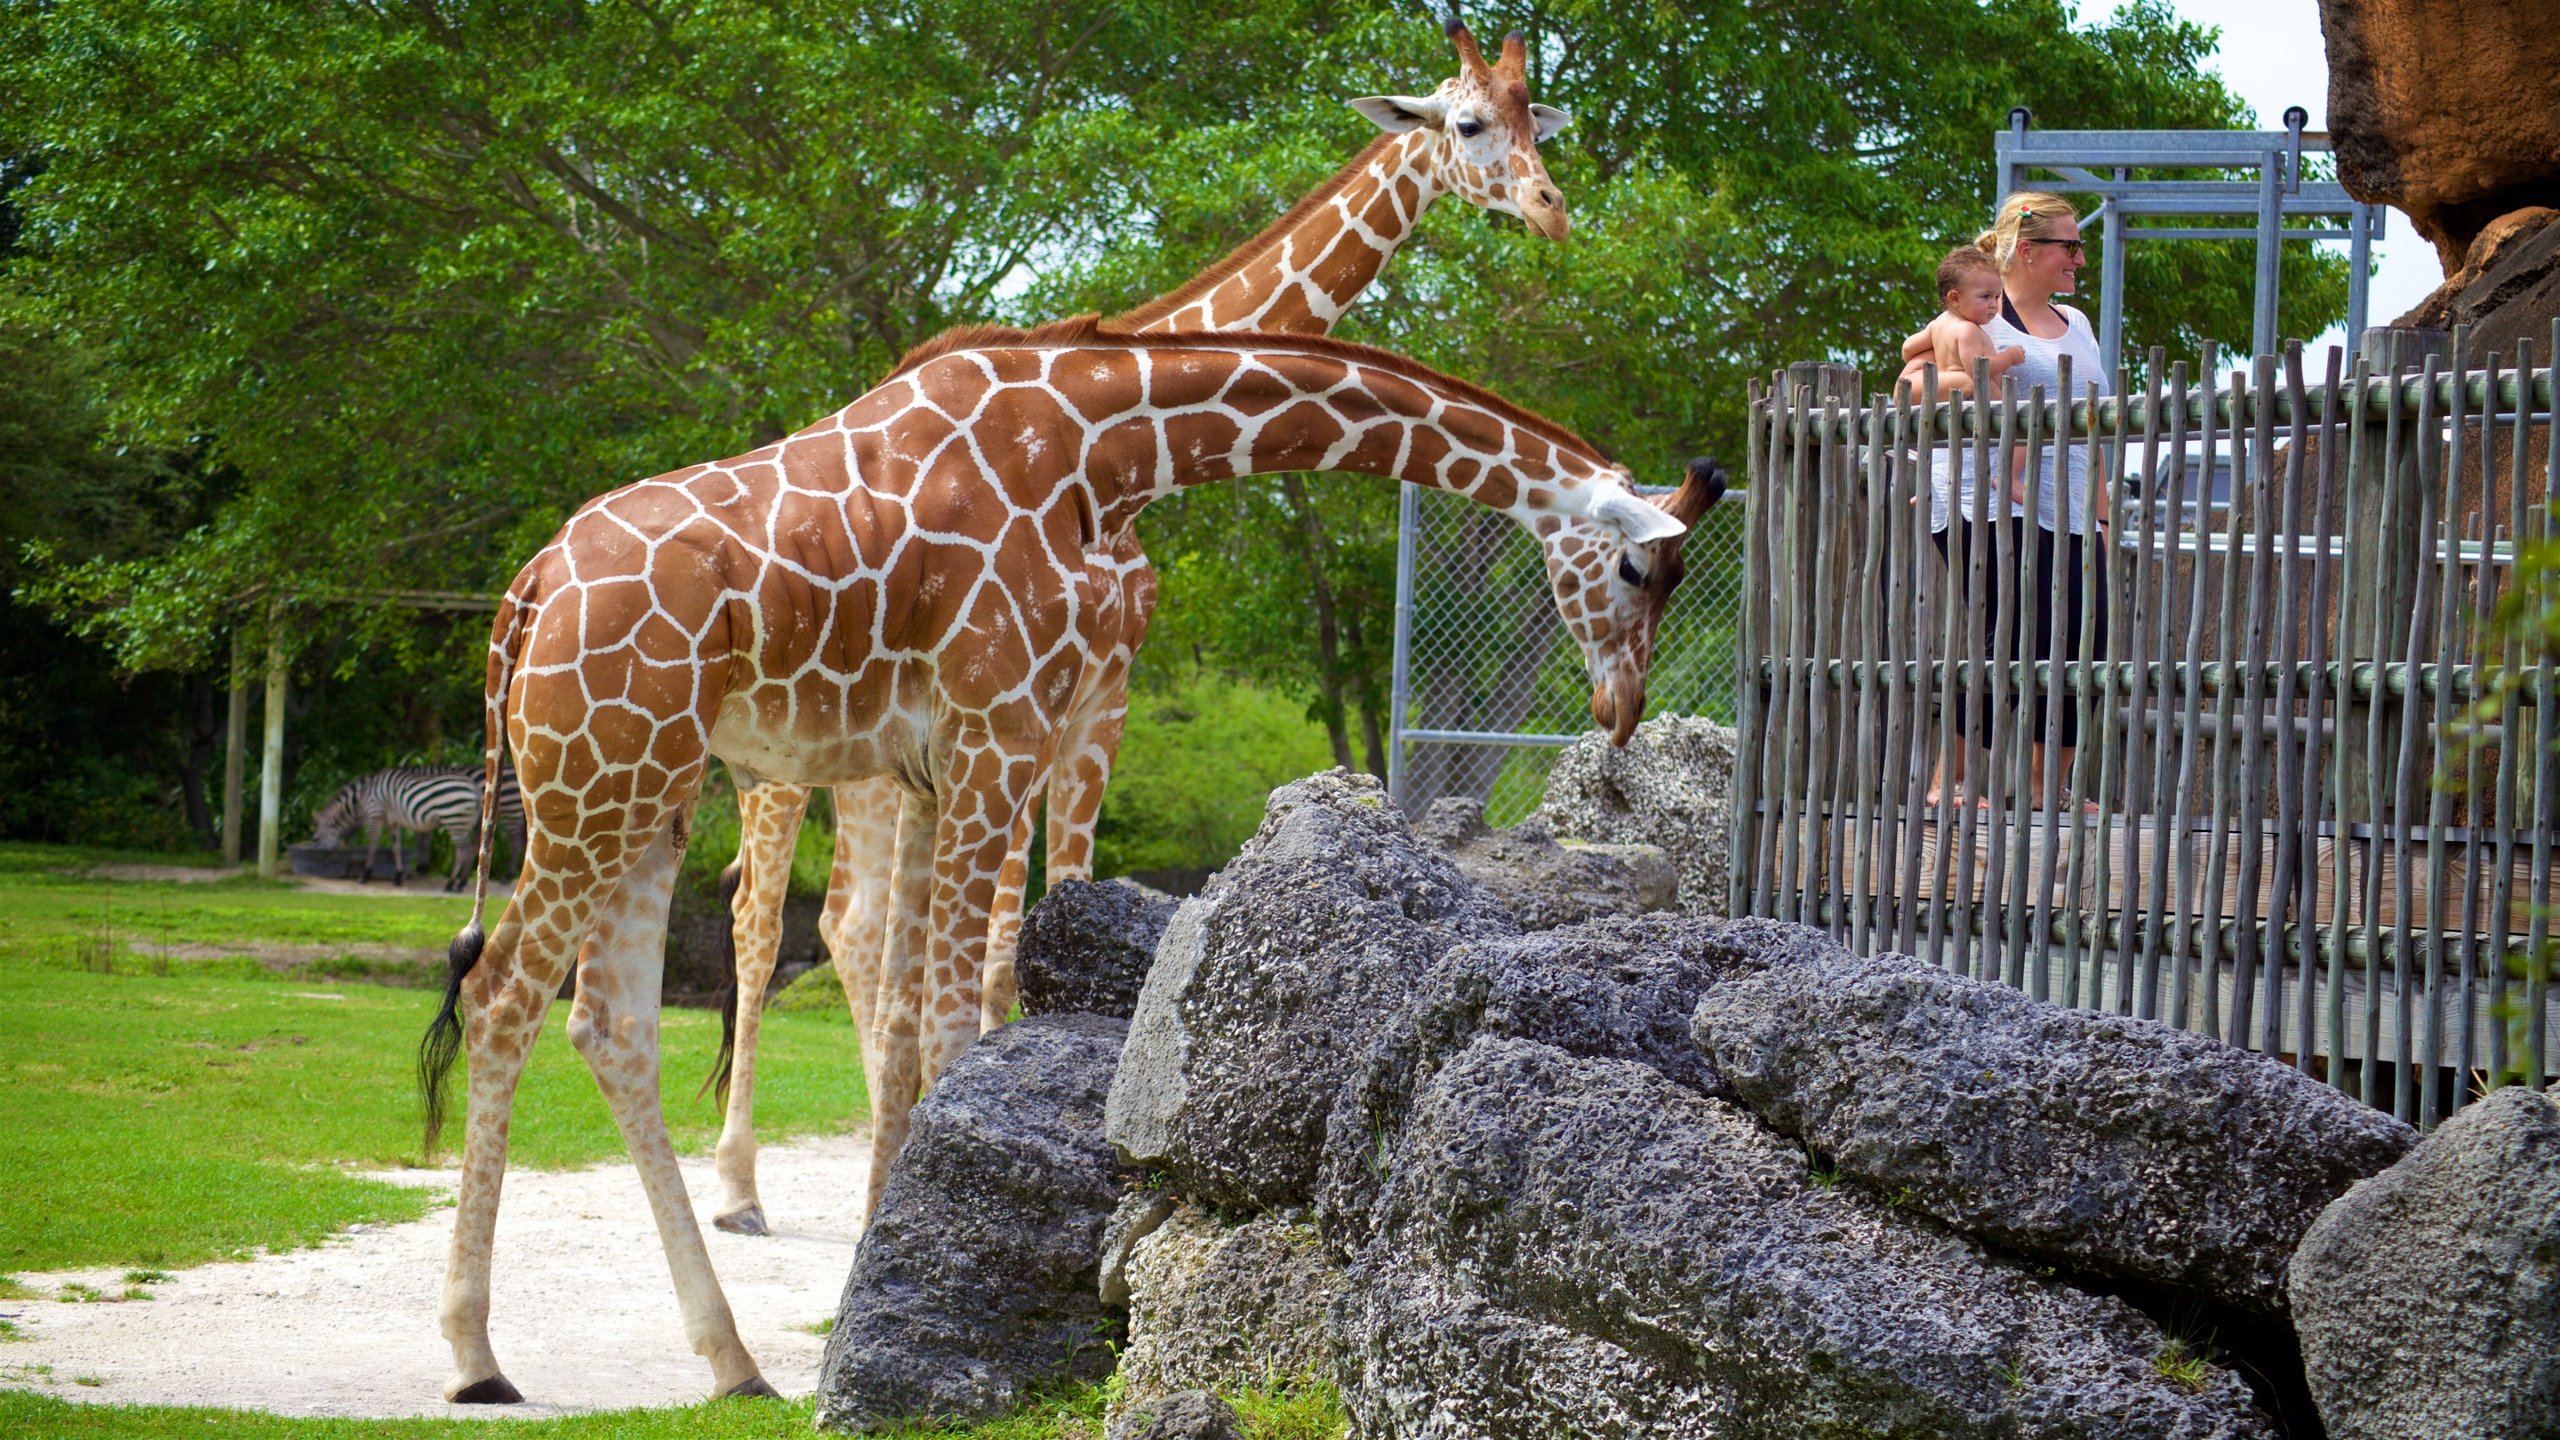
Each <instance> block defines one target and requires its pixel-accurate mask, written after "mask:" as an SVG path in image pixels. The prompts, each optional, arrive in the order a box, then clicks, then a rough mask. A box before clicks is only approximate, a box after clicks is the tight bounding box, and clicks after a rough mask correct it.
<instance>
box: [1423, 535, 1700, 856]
mask: <svg viewBox="0 0 2560 1440" xmlns="http://www.w3.org/2000/svg"><path fill="white" fill-rule="evenodd" d="M1742 501H1743V496H1742V493H1741V492H1740V491H1739V490H1736V491H1734V492H1732V493H1730V494H1728V495H1727V496H1726V497H1725V498H1724V500H1723V501H1722V502H1721V503H1719V504H1718V505H1716V506H1715V507H1714V508H1713V509H1711V510H1709V511H1708V512H1707V513H1706V515H1705V516H1704V517H1702V518H1701V519H1700V520H1699V522H1698V523H1697V525H1696V526H1695V527H1693V528H1692V530H1691V531H1690V535H1689V540H1688V543H1687V544H1686V545H1685V546H1684V547H1683V548H1682V550H1681V555H1682V557H1683V558H1684V559H1685V560H1686V561H1687V563H1688V578H1687V579H1686V580H1685V581H1683V582H1682V584H1681V586H1680V590H1679V593H1678V594H1676V595H1674V596H1673V597H1672V601H1671V608H1670V610H1669V611H1668V612H1667V613H1665V614H1664V616H1663V619H1662V628H1661V630H1660V632H1659V633H1658V638H1657V641H1656V645H1655V650H1654V659H1653V670H1652V674H1651V678H1650V681H1649V682H1648V685H1647V688H1646V692H1645V714H1646V715H1647V716H1648V717H1650V716H1654V715H1708V716H1712V717H1714V718H1715V719H1718V720H1721V721H1724V722H1725V723H1727V724H1730V723H1732V721H1733V713H1734V684H1735V678H1734V677H1735V670H1734V649H1733V647H1734V640H1735V636H1736V633H1737V630H1738V627H1739V623H1740V621H1739V616H1740V615H1741V600H1742V513H1743V503H1742ZM1403 517H1404V534H1403V536H1402V537H1401V543H1400V545H1399V547H1398V561H1397V570H1398V573H1397V577H1396V581H1397V593H1398V595H1399V597H1409V598H1408V602H1407V603H1406V604H1405V605H1403V606H1402V607H1400V608H1399V610H1398V612H1397V615H1396V629H1397V634H1396V643H1397V650H1398V653H1399V654H1400V655H1401V656H1402V657H1403V664H1402V665H1401V666H1400V667H1399V679H1400V681H1401V685H1402V688H1401V690H1400V692H1399V693H1398V695H1397V696H1396V697H1395V698H1396V703H1395V705H1394V706H1393V713H1394V715H1395V717H1396V720H1397V722H1398V724H1397V733H1396V735H1395V737H1394V741H1393V743H1394V747H1395V751H1396V759H1397V765H1396V770H1397V773H1396V774H1395V776H1394V777H1392V778H1393V779H1394V780H1395V782H1396V796H1397V799H1398V800H1399V801H1400V802H1401V803H1402V804H1403V805H1404V806H1405V809H1406V811H1407V813H1410V814H1417V815H1418V814H1420V813H1421V812H1422V811H1423V810H1424V809H1425V808H1427V807H1428V806H1429V805H1430V804H1431V802H1432V801H1434V800H1436V799H1439V798H1440V797H1441V796H1444V795H1467V796H1473V797H1475V798H1477V799H1480V800H1482V801H1484V805H1485V818H1486V819H1487V820H1489V821H1491V822H1492V823H1494V824H1496V825H1508V824H1511V823H1512V822H1514V821H1516V820H1518V819H1520V818H1521V817H1522V816H1524V815H1526V814H1528V813H1529V812H1530V811H1531V810H1533V809H1535V808H1537V804H1538V800H1539V797H1540V796H1541V795H1542V794H1543V793H1544V792H1545V790H1546V783H1547V770H1548V767H1550V766H1551V765H1552V764H1554V762H1555V756H1556V751H1557V750H1558V749H1559V748H1560V747H1562V746H1564V745H1566V744H1569V743H1571V742H1572V741H1573V740H1574V739H1575V738H1576V737H1577V736H1579V735H1581V734H1582V733H1583V732H1585V731H1587V730H1589V729H1590V728H1591V715H1590V704H1591V681H1590V679H1589V677H1588V676H1587V675H1586V674H1585V672H1584V670H1583V666H1582V652H1581V650H1580V649H1579V648H1578V647H1576V646H1575V644H1574V643H1573V637H1572V636H1570V635H1568V634H1566V633H1565V629H1564V623H1563V622H1562V621H1561V620H1559V619H1558V618H1557V616H1556V607H1555V597H1554V596H1553V594H1552V593H1551V592H1549V590H1548V589H1547V575H1546V567H1545V563H1544V561H1543V560H1542V559H1541V558H1540V555H1539V551H1538V543H1537V540H1536V539H1535V538H1534V537H1532V536H1531V535H1530V534H1529V533H1528V532H1527V531H1526V530H1523V529H1522V528H1520V526H1519V525H1518V524H1517V523H1516V522H1514V521H1513V520H1512V519H1511V517H1509V516H1508V515H1505V514H1503V513H1501V512H1500V511H1496V510H1488V509H1486V508H1485V507H1484V506H1482V505H1478V504H1476V503H1474V502H1473V501H1470V500H1467V499H1465V498H1463V497H1460V496H1456V495H1451V494H1448V493H1446V492H1444V491H1439V490H1428V489H1424V488H1423V487H1420V486H1408V487H1406V492H1405V503H1404V506H1403Z"/></svg>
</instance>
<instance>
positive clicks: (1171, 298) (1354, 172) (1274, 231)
mask: <svg viewBox="0 0 2560 1440" xmlns="http://www.w3.org/2000/svg"><path fill="white" fill-rule="evenodd" d="M1401 138H1403V137H1401V136H1397V135H1385V134H1381V135H1379V136H1378V137H1376V138H1375V139H1373V140H1371V141H1370V142H1369V143H1368V144H1366V145H1363V146H1361V147H1360V153H1359V154H1357V155H1354V156H1352V157H1351V159H1350V160H1349V161H1348V162H1346V163H1345V164H1344V165H1343V167H1342V168H1341V169H1339V170H1337V171H1335V172H1334V173H1333V178H1332V179H1330V180H1327V181H1325V182H1324V183H1323V184H1322V185H1319V186H1317V187H1316V188H1315V189H1313V190H1311V191H1309V192H1307V194H1306V195H1305V196H1303V197H1302V198H1300V200H1299V201H1298V203H1297V204H1295V205H1292V206H1290V207H1289V211H1288V213H1287V214H1285V215H1282V216H1281V217H1280V218H1279V219H1277V220H1274V221H1272V222H1271V223H1270V224H1268V225H1265V226H1263V227H1262V229H1261V230H1260V231H1259V232H1257V233H1256V234H1255V235H1254V237H1253V238H1252V239H1250V240H1247V241H1246V242H1244V243H1243V244H1241V245H1238V246H1237V247H1236V248H1234V249H1233V250H1230V251H1228V252H1227V253H1226V257H1225V258H1224V259H1221V260H1220V261H1218V263H1216V264H1215V265H1212V266H1210V267H1209V268H1208V269H1206V270H1203V271H1201V272H1200V273H1199V274H1197V275H1194V276H1192V277H1191V278H1190V279H1188V280H1185V281H1184V282H1182V286H1181V288H1179V289H1176V290H1169V291H1166V292H1165V293H1164V294H1162V295H1159V296H1157V297H1156V298H1154V299H1153V300H1150V301H1148V302H1146V303H1145V304H1143V305H1140V306H1139V307H1137V308H1136V309H1134V310H1124V311H1122V312H1121V313H1119V314H1117V315H1114V316H1112V317H1111V319H1110V321H1109V322H1108V323H1109V325H1110V327H1111V328H1112V329H1114V330H1138V329H1143V328H1145V327H1146V326H1149V325H1152V324H1154V323H1155V322H1157V321H1158V320H1161V319H1163V318H1164V317H1165V316H1167V315H1170V314H1172V313H1173V312H1174V311H1176V310H1179V309H1181V308H1182V307H1183V306H1185V305H1188V304H1190V303H1191V302H1192V301H1194V300H1197V299H1199V298H1200V297H1201V296H1203V295H1206V294H1208V293H1209V292H1210V291H1212V290H1214V289H1216V288H1218V286H1219V285H1221V284H1223V283H1225V282H1226V280H1227V279H1228V278H1229V277H1231V276H1233V275H1234V274H1235V273H1236V272H1237V271H1239V270H1242V269H1243V268H1244V267H1245V263H1246V262H1247V261H1249V260H1251V259H1252V258H1253V257H1254V256H1255V255H1257V254H1259V253H1260V252H1261V251H1262V250H1264V249H1265V248H1267V247H1268V246H1269V245H1270V244H1271V242H1272V241H1274V240H1277V239H1279V238H1280V237H1281V236H1282V235H1284V234H1286V233H1287V232H1289V231H1290V230H1292V229H1294V228H1296V227H1297V225H1298V224H1299V223H1300V222H1302V221H1304V220H1305V219H1306V218H1307V217H1308V216H1309V215H1312V214H1314V213H1315V212H1316V210H1317V209H1318V208H1319V207H1321V206H1324V205H1326V204H1329V203H1331V202H1332V200H1333V197H1335V196H1336V195H1339V194H1341V193H1342V191H1343V187H1344V186H1347V185H1349V184H1350V183H1351V182H1352V180H1353V179H1355V178H1356V177H1357V176H1358V175H1359V174H1360V172H1361V171H1363V170H1364V169H1366V168H1368V164H1369V162H1370V160H1371V159H1373V158H1374V157H1376V155H1377V154H1378V152H1380V151H1382V150H1384V149H1386V148H1387V147H1388V146H1389V145H1392V144H1394V143H1395V142H1396V141H1397V140H1399V139H1401Z"/></svg>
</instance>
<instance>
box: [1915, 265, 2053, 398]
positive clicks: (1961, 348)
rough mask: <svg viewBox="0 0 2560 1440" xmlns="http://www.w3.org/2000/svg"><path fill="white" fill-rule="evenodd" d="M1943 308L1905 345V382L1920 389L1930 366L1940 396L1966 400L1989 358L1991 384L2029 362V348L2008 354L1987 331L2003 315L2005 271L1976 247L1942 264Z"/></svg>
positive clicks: (1940, 291)
mask: <svg viewBox="0 0 2560 1440" xmlns="http://www.w3.org/2000/svg"><path fill="white" fill-rule="evenodd" d="M1938 303H1939V304H1940V305H1941V306H1943V307H1945V308H1944V309H1943V310H1942V311H1941V313H1940V314H1939V316H1938V318H1937V319H1935V320H1932V321H1930V322H1929V323H1928V325H1927V326H1926V327H1925V328H1924V329H1922V330H1921V331H1920V332H1919V333H1917V334H1915V335H1913V336H1912V337H1911V338H1910V339H1908V340H1905V341H1903V342H1902V358H1903V359H1904V360H1905V361H1907V362H1909V363H1907V364H1905V365H1904V366H1903V367H1902V374H1901V376H1900V377H1899V378H1900V379H1902V380H1908V381H1910V382H1911V387H1912V389H1913V390H1914V391H1917V390H1918V389H1919V388H1920V372H1921V370H1922V369H1923V368H1924V367H1926V366H1929V365H1933V364H1934V365H1936V366H1937V367H1938V393H1939V394H1940V395H1942V396H1945V395H1964V394H1969V393H1971V392H1972V390H1973V362H1974V361H1975V360H1976V359H1980V358H1984V357H1988V358H1989V359H1990V361H1991V379H1992V381H1993V382H1994V383H1995V384H1996V383H1997V382H1998V381H1999V379H2000V377H2001V376H2002V375H2003V374H2005V373H2007V372H2008V370H2009V368H2010V367H2011V366H2013V365H2016V364H2018V363H2020V362H2022V361H2024V360H2025V359H2026V358H2027V350H2026V347H2025V346H2023V345H2012V346H2009V347H2008V348H2007V349H2005V350H1995V349H1993V348H1992V346H1991V332H1990V331H1988V330H1985V329H1983V328H1982V327H1983V326H1985V325H1988V324H1990V323H1991V319H1992V317H1993V316H1996V315H1998V314H1999V313H2000V267H1998V266H1997V265H1994V264H1992V263H1991V257H1990V256H1988V255H1985V254H1983V253H1982V252H1981V251H1980V250H1977V249H1975V248H1974V247H1972V246H1970V245H1966V246H1961V247H1959V248H1957V249H1954V250H1950V251H1948V252H1947V258H1946V259H1944V260H1941V261H1939V262H1938Z"/></svg>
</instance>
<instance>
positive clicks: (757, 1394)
mask: <svg viewBox="0 0 2560 1440" xmlns="http://www.w3.org/2000/svg"><path fill="white" fill-rule="evenodd" d="M720 1398H721V1399H723V1400H779V1399H781V1398H782V1392H781V1391H779V1390H776V1389H774V1388H773V1387H772V1386H771V1385H768V1384H766V1383H765V1379H764V1377H763V1376H762V1375H750V1376H748V1377H747V1378H746V1379H744V1380H741V1381H739V1382H738V1383H737V1384H735V1385H732V1386H730V1387H729V1388H728V1389H726V1390H723V1391H721V1392H720Z"/></svg>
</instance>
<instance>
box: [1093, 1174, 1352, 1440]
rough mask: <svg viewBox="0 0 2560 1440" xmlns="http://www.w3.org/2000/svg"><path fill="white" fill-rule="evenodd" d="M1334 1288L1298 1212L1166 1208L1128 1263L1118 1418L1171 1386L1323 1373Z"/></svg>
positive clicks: (1264, 1381) (1336, 1281)
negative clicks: (1242, 1216) (1231, 1221)
mask: <svg viewBox="0 0 2560 1440" xmlns="http://www.w3.org/2000/svg"><path fill="white" fill-rule="evenodd" d="M1341 1288H1342V1277H1341V1271H1340V1269H1339V1268H1338V1267H1337V1266H1335V1265H1334V1264H1333V1263H1332V1261H1331V1260H1330V1259H1328V1258H1327V1257H1326V1255H1325V1253H1324V1249H1323V1247H1322V1246H1320V1245H1318V1244H1317V1243H1316V1232H1315V1226H1314V1225H1313V1224H1312V1223H1310V1222H1309V1220H1308V1218H1307V1217H1306V1215H1305V1214H1304V1213H1303V1212H1290V1213H1282V1212H1274V1213H1270V1214H1264V1215H1258V1216H1255V1217H1254V1218H1253V1219H1251V1220H1248V1221H1245V1222H1244V1223H1242V1224H1240V1225H1226V1224H1222V1223H1220V1222H1219V1220H1218V1218H1217V1217H1216V1216H1214V1215H1212V1214H1210V1213H1208V1212H1207V1211H1204V1210H1201V1209H1198V1208H1197V1207H1194V1206H1189V1205H1185V1206H1182V1207H1180V1208H1179V1209H1177V1210H1175V1211H1174V1213H1173V1214H1172V1216H1171V1217H1170V1218H1168V1219H1167V1220H1166V1221H1165V1222H1164V1223H1163V1224H1162V1225H1160V1226H1158V1227H1157V1228H1156V1229H1155V1230H1154V1232H1153V1233H1151V1234H1149V1235H1148V1236H1147V1237H1146V1238H1145V1239H1143V1240H1141V1241H1139V1242H1138V1244H1137V1246H1136V1247H1135V1251H1134V1253H1133V1254H1132V1255H1131V1257H1130V1260H1129V1343H1128V1345H1127V1347H1126V1348H1124V1349H1123V1350H1122V1351H1121V1352H1120V1382H1121V1391H1120V1398H1119V1399H1118V1400H1117V1401H1115V1402H1114V1403H1113V1406H1112V1416H1113V1419H1114V1421H1115V1424H1116V1422H1117V1421H1118V1420H1119V1418H1121V1417H1123V1416H1125V1415H1128V1414H1130V1413H1132V1412H1134V1411H1137V1410H1141V1409H1145V1408H1147V1407H1149V1406H1151V1405H1154V1404H1156V1403H1158V1402H1159V1401H1161V1400H1163V1399H1165V1398H1166V1397H1169V1396H1171V1395H1173V1394H1175V1393H1176V1392H1179V1391H1184V1390H1224V1391H1230V1392H1232V1391H1235V1390H1241V1389H1248V1388H1269V1387H1270V1386H1272V1385H1273V1384H1274V1383H1276V1382H1280V1381H1289V1380H1297V1379H1301V1378H1304V1377H1306V1376H1310V1375H1317V1374H1321V1373H1328V1371H1329V1365H1330V1362H1329V1357H1328V1355H1327V1352H1326V1349H1325V1330H1324V1323H1325V1320H1324V1317H1325V1311H1326V1310H1327V1309H1328V1308H1329V1307H1330V1306H1331V1305H1332V1303H1333V1300H1334V1297H1335V1295H1337V1294H1338V1293H1339V1292H1340V1290H1341Z"/></svg>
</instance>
